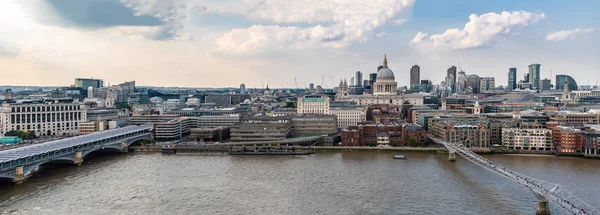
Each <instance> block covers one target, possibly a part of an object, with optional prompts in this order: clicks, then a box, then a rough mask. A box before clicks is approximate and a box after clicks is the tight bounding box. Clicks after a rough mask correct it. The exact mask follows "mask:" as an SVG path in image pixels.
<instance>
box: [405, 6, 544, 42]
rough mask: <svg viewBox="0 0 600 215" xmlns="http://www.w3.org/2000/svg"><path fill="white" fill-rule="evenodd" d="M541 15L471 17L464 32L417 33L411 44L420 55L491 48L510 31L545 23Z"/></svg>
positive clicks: (503, 13) (506, 14) (513, 13)
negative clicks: (435, 51) (443, 51)
mask: <svg viewBox="0 0 600 215" xmlns="http://www.w3.org/2000/svg"><path fill="white" fill-rule="evenodd" d="M545 18H546V16H545V15H544V13H532V12H527V11H514V12H507V11H503V12H502V13H499V14H498V13H486V14H482V15H480V16H478V15H476V14H471V15H470V16H469V22H468V23H467V24H465V27H464V28H463V29H456V28H454V29H448V30H446V31H445V32H444V33H442V34H433V35H431V36H428V34H427V33H423V32H419V33H417V35H416V36H415V37H414V38H413V39H412V40H411V41H410V44H411V45H412V46H413V47H415V48H418V49H420V50H421V51H431V50H433V49H439V50H457V49H469V48H478V47H485V46H490V45H493V44H494V43H495V42H496V40H497V39H498V38H499V37H501V36H506V35H509V34H510V32H511V29H512V28H515V27H523V26H527V25H529V24H531V23H535V22H537V21H539V20H542V19H545Z"/></svg>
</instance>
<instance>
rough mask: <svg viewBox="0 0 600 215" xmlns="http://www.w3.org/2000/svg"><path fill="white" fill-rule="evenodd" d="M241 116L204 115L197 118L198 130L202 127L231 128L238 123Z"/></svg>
mask: <svg viewBox="0 0 600 215" xmlns="http://www.w3.org/2000/svg"><path fill="white" fill-rule="evenodd" d="M240 118H241V116H240V115H239V114H226V115H204V116H199V117H197V120H198V126H197V127H198V128H203V127H211V128H215V127H222V126H231V125H233V124H235V123H238V122H240Z"/></svg>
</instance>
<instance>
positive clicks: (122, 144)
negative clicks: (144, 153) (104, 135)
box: [121, 141, 129, 152]
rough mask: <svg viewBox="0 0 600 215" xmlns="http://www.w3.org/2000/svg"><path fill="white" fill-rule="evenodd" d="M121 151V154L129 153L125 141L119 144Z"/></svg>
mask: <svg viewBox="0 0 600 215" xmlns="http://www.w3.org/2000/svg"><path fill="white" fill-rule="evenodd" d="M121 151H122V152H128V151H129V147H128V146H127V142H126V141H123V142H121Z"/></svg>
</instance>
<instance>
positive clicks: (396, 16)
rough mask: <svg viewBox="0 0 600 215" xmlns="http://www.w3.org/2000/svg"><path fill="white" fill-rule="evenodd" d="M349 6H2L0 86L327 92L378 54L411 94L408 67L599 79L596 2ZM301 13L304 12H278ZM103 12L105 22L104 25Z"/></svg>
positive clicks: (367, 68) (424, 72)
mask: <svg viewBox="0 0 600 215" xmlns="http://www.w3.org/2000/svg"><path fill="white" fill-rule="evenodd" d="M348 3H349V5H343V6H339V5H335V4H332V3H330V2H328V1H324V2H319V4H316V3H315V4H312V3H306V2H298V3H295V2H292V3H291V4H292V5H289V6H286V4H278V3H277V2H275V3H274V2H263V3H254V2H244V3H242V4H236V3H232V2H214V1H205V2H201V4H200V3H198V2H197V1H179V3H175V1H173V2H161V4H156V2H155V1H137V0H127V1H118V0H94V1H92V0H85V1H80V2H78V3H77V4H69V5H67V4H64V3H61V2H58V1H30V2H27V3H24V2H19V1H4V2H2V3H0V6H1V7H0V26H3V30H2V32H3V37H4V40H3V41H0V64H1V65H3V68H2V70H3V73H2V74H3V75H2V76H3V79H2V80H0V85H41V86H61V85H62V86H68V85H71V84H72V80H73V79H74V78H78V77H88V78H92V77H93V78H100V79H104V80H106V82H107V83H108V82H112V83H120V82H123V81H125V80H136V81H138V82H139V83H140V84H141V85H153V86H186V87H236V86H239V84H240V83H245V84H246V86H247V88H257V87H261V85H262V80H264V83H270V84H271V87H272V88H281V87H286V88H294V87H295V80H294V79H295V77H296V79H297V82H298V86H299V87H300V88H304V87H306V86H308V84H310V83H315V85H321V83H324V84H323V85H324V86H323V87H324V88H332V87H334V86H336V85H337V83H338V81H339V80H340V79H343V78H347V79H350V77H352V76H353V75H354V72H355V71H362V72H363V74H370V73H374V72H376V71H375V69H374V68H376V66H378V65H380V64H381V58H382V56H383V54H384V53H387V55H388V58H389V63H390V65H389V67H390V68H391V69H392V70H394V71H395V73H396V79H397V82H398V86H409V85H410V68H411V66H412V65H415V64H416V65H419V66H420V67H421V71H420V76H421V79H428V80H431V81H432V82H433V83H434V84H438V83H439V82H441V81H443V77H442V76H439V75H437V74H440V73H442V72H445V71H446V70H447V68H449V67H450V66H460V67H461V68H462V70H464V71H465V72H466V74H467V75H468V74H477V75H479V76H481V77H495V78H496V83H501V84H498V85H503V86H504V85H505V83H507V78H508V77H507V75H506V71H507V70H508V69H509V68H513V67H514V68H517V71H518V74H517V77H519V78H520V77H522V75H523V72H525V71H527V70H528V69H527V67H528V65H530V64H535V63H539V64H541V65H542V67H541V74H540V77H539V79H540V80H541V79H544V78H549V79H551V80H552V83H554V82H555V80H554V79H555V76H556V75H558V74H567V75H570V76H572V77H573V78H574V79H575V80H576V81H577V82H578V84H581V85H586V84H588V83H589V84H595V83H596V82H597V81H598V80H594V79H593V78H590V77H589V76H587V74H590V73H594V72H600V68H599V66H598V65H597V63H596V62H594V59H597V58H598V57H599V56H600V54H599V51H598V50H600V49H598V48H599V47H598V46H599V45H598V44H600V43H598V39H597V37H595V35H596V34H597V32H595V31H594V30H595V29H597V28H598V27H600V26H599V23H598V22H597V21H596V20H598V19H597V18H599V17H598V16H599V15H597V14H595V13H594V12H593V8H594V7H590V5H589V4H598V3H595V2H590V1H576V2H566V1H564V2H563V3H561V2H558V1H557V2H556V3H553V4H548V5H541V4H538V3H537V2H534V1H524V2H522V1H519V3H515V2H514V1H506V2H494V3H485V2H478V1H470V0H469V1H467V0H465V1H460V2H458V3H454V4H456V5H453V10H452V11H453V12H452V13H449V11H447V8H448V6H449V5H451V3H447V2H443V1H419V0H417V1H413V0H398V1H391V2H386V3H378V2H367V3H363V4H365V5H363V4H357V3H354V2H348ZM586 3H587V4H586ZM303 4H306V5H303ZM562 4H569V7H562V6H561V5H562ZM352 5H357V6H356V8H355V7H354V6H352ZM457 5H460V6H459V7H456V6H457ZM300 6H301V7H304V8H306V10H303V11H293V10H292V11H289V10H288V9H289V8H287V7H300ZM365 6H368V7H369V9H370V10H363V9H362V8H363V7H365ZM337 7H343V8H344V10H335V9H336V8H337ZM250 8H252V10H251V9H250ZM353 8H354V9H356V10H353ZM338 9H339V8H338ZM109 10H110V11H111V12H112V13H113V15H114V16H115V18H114V19H111V18H107V17H105V16H102V14H106V11H109ZM319 11H327V13H322V14H320V12H319ZM329 11H331V12H329ZM575 12H576V13H575ZM472 14H474V15H472ZM160 17H166V18H162V19H161V18H160ZM373 17H376V18H375V19H374V18H373ZM345 20H352V21H355V23H353V24H344V23H345V22H344V21H345ZM372 20H375V22H371V21H372ZM39 35H45V36H44V37H40V36H39ZM298 35H305V37H301V36H298ZM444 38H445V39H444ZM575 38H576V39H575ZM266 41H268V42H266ZM458 62H460V64H461V65H458V64H459V63H458ZM551 70H552V72H551ZM283 71H285V72H283ZM323 74H325V78H324V81H323V80H322V78H321V77H322V75H323ZM224 77H227V78H224Z"/></svg>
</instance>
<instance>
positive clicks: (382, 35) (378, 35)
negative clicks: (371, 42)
mask: <svg viewBox="0 0 600 215" xmlns="http://www.w3.org/2000/svg"><path fill="white" fill-rule="evenodd" d="M387 35H389V33H387V32H379V33H377V34H375V36H376V37H377V38H380V37H385V36H387Z"/></svg>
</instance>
